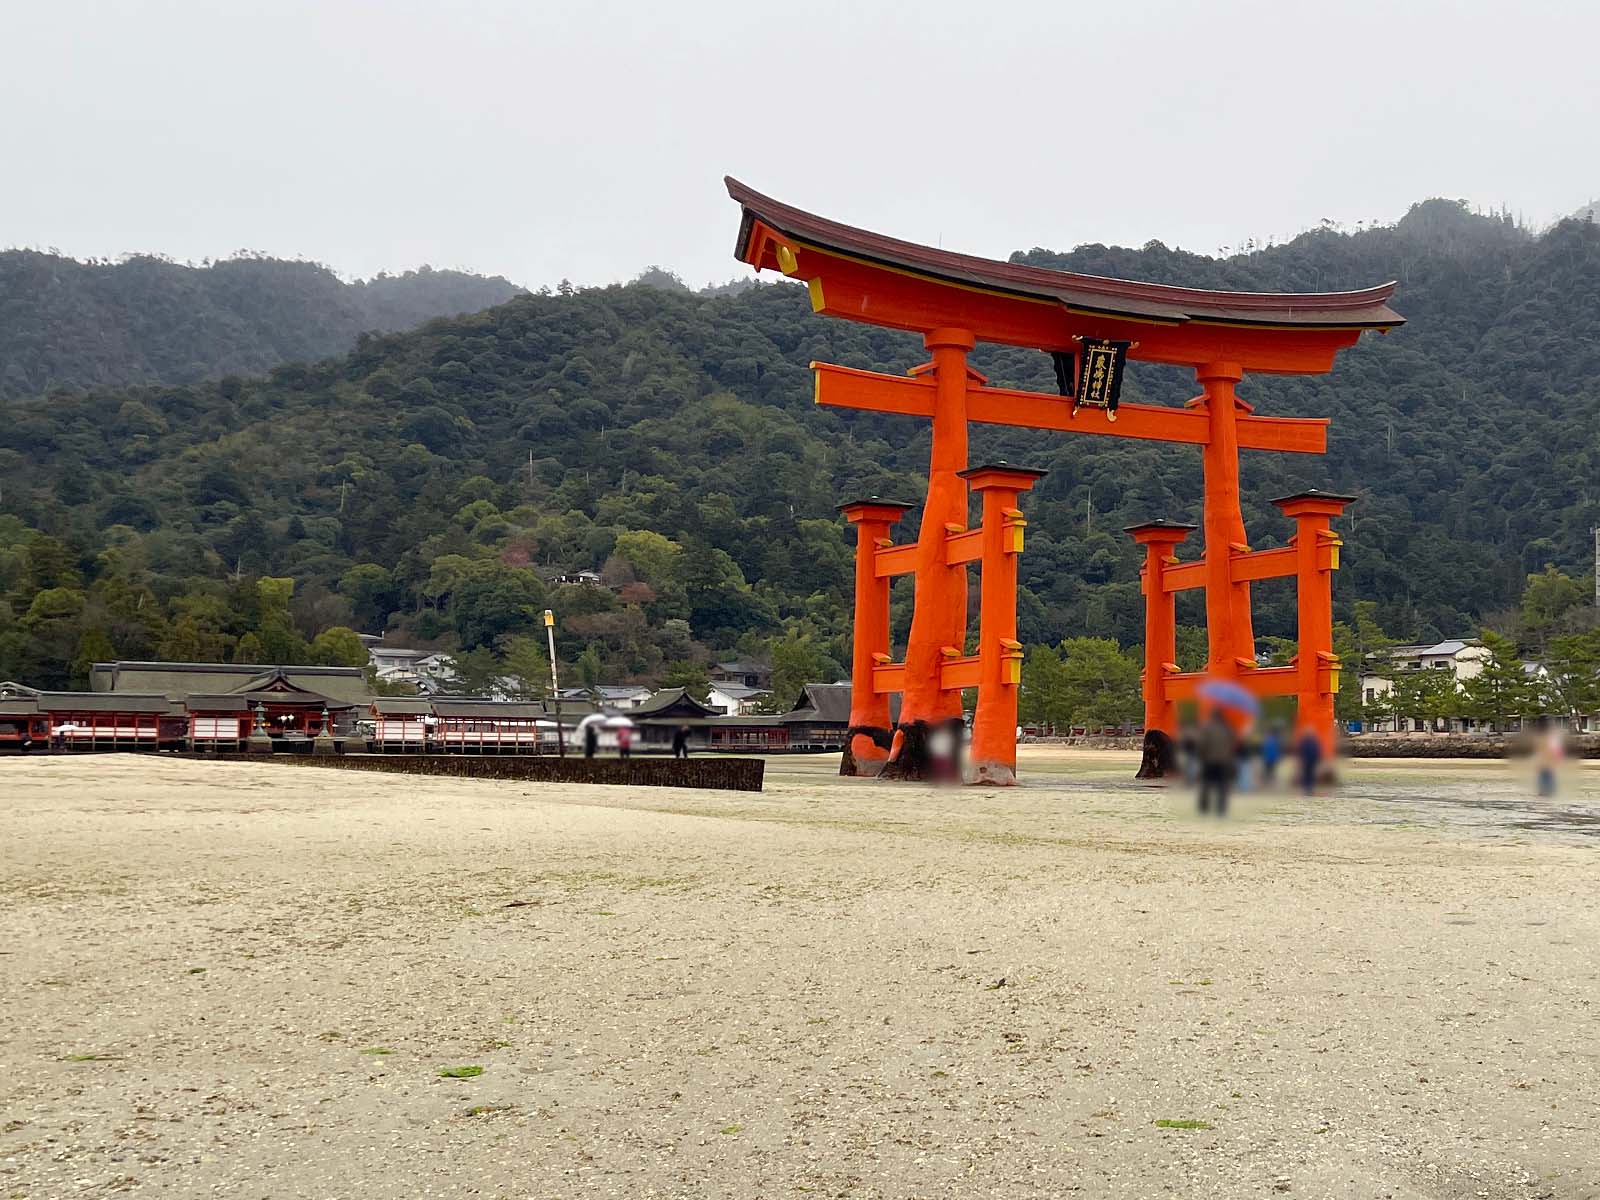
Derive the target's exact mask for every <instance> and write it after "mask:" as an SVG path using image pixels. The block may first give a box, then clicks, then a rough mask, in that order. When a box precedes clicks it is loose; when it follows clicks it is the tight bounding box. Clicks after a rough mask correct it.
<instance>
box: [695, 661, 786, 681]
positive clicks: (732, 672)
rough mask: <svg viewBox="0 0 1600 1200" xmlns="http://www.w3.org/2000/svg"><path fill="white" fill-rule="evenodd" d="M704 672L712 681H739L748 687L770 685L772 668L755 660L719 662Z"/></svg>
mask: <svg viewBox="0 0 1600 1200" xmlns="http://www.w3.org/2000/svg"><path fill="white" fill-rule="evenodd" d="M706 674H707V675H708V676H709V677H710V679H711V682H712V683H741V684H743V685H744V686H745V687H749V688H769V687H771V686H772V668H771V667H768V666H763V665H762V664H761V663H757V662H746V661H742V660H740V661H734V662H720V663H717V664H716V665H715V666H713V667H712V668H711V669H710V670H709V671H707V672H706Z"/></svg>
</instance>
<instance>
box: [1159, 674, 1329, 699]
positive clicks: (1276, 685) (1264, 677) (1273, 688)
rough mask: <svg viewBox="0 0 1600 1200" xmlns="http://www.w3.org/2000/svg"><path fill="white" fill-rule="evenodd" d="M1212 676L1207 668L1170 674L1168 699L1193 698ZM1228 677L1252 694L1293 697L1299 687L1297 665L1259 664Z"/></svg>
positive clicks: (1167, 678)
mask: <svg viewBox="0 0 1600 1200" xmlns="http://www.w3.org/2000/svg"><path fill="white" fill-rule="evenodd" d="M1210 678H1212V676H1211V675H1210V674H1208V673H1207V672H1205V671H1180V672H1179V673H1177V674H1175V675H1174V674H1170V673H1169V674H1168V675H1167V677H1166V679H1165V681H1164V682H1165V684H1166V693H1167V698H1168V699H1169V700H1193V699H1194V698H1195V695H1196V694H1197V689H1198V688H1199V686H1200V685H1201V684H1202V683H1204V682H1205V681H1206V680H1207V679H1210ZM1228 678H1230V679H1231V680H1232V681H1233V682H1235V683H1237V684H1238V685H1239V686H1240V687H1242V688H1246V689H1248V690H1249V692H1250V694H1251V695H1253V696H1292V695H1294V694H1295V692H1296V691H1298V690H1299V681H1300V669H1299V668H1298V667H1256V668H1255V669H1253V670H1249V671H1238V672H1236V673H1231V674H1230V675H1229V676H1228Z"/></svg>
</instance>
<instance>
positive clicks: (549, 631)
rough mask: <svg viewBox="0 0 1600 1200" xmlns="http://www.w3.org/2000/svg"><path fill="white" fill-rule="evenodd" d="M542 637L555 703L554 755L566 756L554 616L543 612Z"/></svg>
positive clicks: (545, 611) (550, 612) (547, 610)
mask: <svg viewBox="0 0 1600 1200" xmlns="http://www.w3.org/2000/svg"><path fill="white" fill-rule="evenodd" d="M544 635H545V639H546V641H548V642H549V644H550V695H551V696H552V697H553V698H554V699H555V702H556V753H557V754H559V755H560V756H561V757H562V758H565V757H566V756H567V738H566V734H564V733H563V732H562V730H561V679H560V677H559V676H557V674H556V614H555V613H554V612H552V611H551V610H550V609H548V608H547V609H545V610H544Z"/></svg>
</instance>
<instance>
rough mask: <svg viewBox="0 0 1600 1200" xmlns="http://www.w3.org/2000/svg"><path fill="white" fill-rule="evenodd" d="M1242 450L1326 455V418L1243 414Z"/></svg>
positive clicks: (1239, 421)
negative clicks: (1285, 451)
mask: <svg viewBox="0 0 1600 1200" xmlns="http://www.w3.org/2000/svg"><path fill="white" fill-rule="evenodd" d="M1237 424H1238V428H1239V449H1241V450H1287V451H1289V452H1290V453H1293V454H1326V453H1327V451H1328V418H1327V417H1256V416H1245V415H1243V414H1241V415H1240V417H1239V420H1238V422H1237Z"/></svg>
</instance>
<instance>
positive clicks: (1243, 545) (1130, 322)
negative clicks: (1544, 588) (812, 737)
mask: <svg viewBox="0 0 1600 1200" xmlns="http://www.w3.org/2000/svg"><path fill="white" fill-rule="evenodd" d="M727 185H728V192H729V194H730V195H731V196H732V197H733V199H735V200H736V201H738V202H739V204H740V205H741V206H742V208H743V220H742V222H741V225H740V229H739V241H738V246H737V248H736V255H737V257H738V258H739V259H741V260H742V261H744V262H747V263H749V264H751V265H752V266H754V267H756V268H757V269H758V270H759V269H773V270H777V271H781V272H782V273H783V274H785V275H787V276H790V277H791V278H794V279H798V280H803V281H804V282H805V283H806V285H807V288H808V289H809V292H810V296H811V305H812V308H813V309H814V310H815V311H817V312H819V313H822V314H824V315H826V316H837V317H843V318H845V319H848V320H853V321H862V322H865V323H868V324H873V325H880V326H885V327H888V328H894V329H904V330H909V331H913V332H916V333H920V334H922V336H923V342H924V344H925V345H926V346H927V348H928V350H929V353H930V355H931V361H930V362H928V363H926V364H924V365H923V366H920V367H917V368H914V369H913V370H912V371H911V373H910V375H909V377H907V378H899V377H895V376H890V375H883V374H879V373H876V372H871V371H858V370H853V369H851V368H847V367H840V366H833V365H829V364H826V363H813V364H812V367H813V369H814V370H815V372H816V400H817V403H819V404H826V405H830V406H834V407H839V408H855V409H866V410H870V411H874V412H887V413H898V414H902V415H905V416H917V417H925V418H927V419H929V420H931V421H932V424H933V445H932V451H931V455H930V462H929V471H928V494H927V498H926V501H925V503H924V506H923V513H922V524H921V529H920V532H919V534H918V538H917V541H916V542H915V543H913V544H909V545H904V546H895V545H893V544H892V543H891V542H890V540H889V537H888V531H889V527H890V526H891V525H892V524H893V523H894V521H895V520H897V519H898V517H899V516H900V515H901V514H902V513H903V512H904V511H905V510H906V508H907V507H908V506H906V505H902V504H895V503H891V502H886V501H880V500H876V499H872V500H866V501H860V502H857V503H853V504H849V505H845V506H844V507H843V511H844V513H845V515H846V517H847V518H848V519H849V520H850V521H851V522H852V523H854V524H855V525H856V526H857V535H856V536H857V543H856V545H857V549H856V626H855V645H854V653H853V659H852V663H853V669H852V676H851V679H852V699H851V718H850V722H851V736H850V739H849V745H848V746H847V748H846V753H845V756H844V763H843V766H842V767H841V771H842V772H843V773H845V774H871V773H874V772H876V773H878V774H880V775H881V776H882V777H885V778H902V779H917V778H926V777H930V776H936V775H938V774H940V773H941V772H942V771H946V770H948V765H947V764H946V763H943V762H941V761H940V756H939V754H938V752H937V749H936V744H935V743H936V739H933V738H932V734H933V733H934V732H935V731H936V730H938V729H940V728H941V727H944V728H948V727H950V726H952V725H953V724H954V723H958V722H959V721H960V718H961V689H962V688H963V687H970V686H976V687H977V688H978V705H977V710H976V713H975V716H974V722H973V737H972V749H971V768H972V779H973V781H974V782H988V783H1002V784H1003V783H1014V782H1015V781H1016V711H1017V687H1018V684H1019V682H1020V659H1021V647H1020V646H1019V645H1018V644H1017V642H1016V638H1015V632H1016V583H1015V581H1016V558H1015V556H1016V555H1017V554H1018V553H1020V552H1021V549H1022V529H1023V526H1024V525H1025V524H1026V523H1025V522H1024V521H1023V520H1022V516H1021V513H1020V511H1019V510H1018V509H1017V507H1016V505H1017V500H1018V497H1019V496H1020V495H1021V493H1022V492H1024V491H1026V490H1027V489H1028V488H1029V487H1031V486H1032V484H1033V482H1034V480H1035V479H1037V478H1038V476H1039V475H1040V474H1042V472H1036V471H1027V470H1024V469H1021V468H1016V467H1011V466H1008V465H1006V464H998V465H996V466H994V467H989V468H978V469H976V470H973V471H969V470H968V468H967V426H968V423H969V422H972V421H978V422H982V423H989V424H999V425H1015V426H1022V427H1026V428H1032V429H1048V430H1056V431H1060V432H1065V433H1092V434H1097V435H1100V436H1105V437H1123V438H1136V439H1139V440H1144V441H1159V442H1175V443H1179V444H1187V445H1193V446H1199V447H1200V448H1201V453H1202V458H1203V463H1204V468H1205V499H1204V537H1205V553H1204V557H1203V558H1202V559H1201V560H1199V561H1198V562H1196V563H1193V564H1177V560H1176V559H1174V558H1172V557H1171V550H1172V548H1173V547H1174V546H1175V545H1176V544H1177V542H1178V541H1180V540H1182V537H1183V536H1184V535H1185V534H1186V533H1187V532H1188V529H1189V528H1191V527H1185V526H1175V525H1168V524H1165V523H1160V522H1158V523H1154V524H1152V525H1148V526H1139V527H1136V528H1135V529H1133V530H1130V531H1129V532H1130V533H1132V534H1133V535H1134V536H1135V537H1136V538H1137V539H1138V540H1139V541H1140V542H1141V543H1144V544H1146V545H1147V546H1148V547H1149V550H1148V554H1147V565H1146V568H1145V571H1144V589H1145V593H1146V632H1147V636H1146V662H1145V673H1144V691H1145V724H1146V728H1147V729H1159V730H1161V731H1163V732H1165V733H1166V734H1168V735H1169V736H1170V735H1171V734H1172V733H1173V732H1174V730H1173V722H1174V720H1175V708H1174V704H1175V702H1176V701H1178V700H1182V699H1186V698H1188V696H1190V695H1192V694H1193V689H1194V682H1193V679H1194V677H1191V676H1188V675H1184V674H1183V673H1181V672H1179V671H1178V669H1177V666H1176V664H1175V663H1173V662H1172V659H1173V657H1174V654H1173V651H1172V648H1171V645H1170V644H1171V642H1172V640H1173V632H1172V611H1173V610H1172V600H1171V594H1172V593H1173V592H1175V591H1177V590H1180V589H1182V588H1193V587H1203V588H1204V589H1205V593H1206V632H1207V640H1208V659H1207V667H1206V671H1207V673H1209V674H1211V675H1216V676H1222V677H1226V678H1230V679H1236V680H1238V681H1240V682H1242V683H1244V684H1245V685H1246V686H1248V687H1250V689H1251V690H1252V691H1254V692H1257V693H1258V694H1268V695H1273V694H1294V695H1296V696H1298V697H1299V701H1300V710H1299V713H1300V715H1299V719H1300V721H1301V722H1302V723H1303V724H1304V725H1306V726H1307V727H1310V728H1314V729H1316V731H1317V732H1318V734H1319V736H1321V737H1323V738H1324V739H1325V740H1327V741H1329V742H1331V740H1332V736H1333V727H1332V726H1333V711H1332V693H1333V691H1334V690H1336V689H1337V686H1338V677H1337V667H1338V663H1337V660H1336V659H1335V658H1334V657H1333V653H1332V615H1331V613H1332V610H1331V599H1330V596H1331V593H1330V592H1329V579H1330V575H1329V572H1331V570H1332V569H1334V567H1336V566H1337V535H1335V534H1333V533H1332V532H1331V530H1330V529H1329V521H1330V520H1331V518H1332V517H1333V516H1336V515H1337V514H1338V512H1339V511H1340V509H1342V507H1343V505H1344V504H1345V503H1348V500H1349V498H1348V497H1331V496H1325V495H1322V494H1320V493H1307V494H1305V495H1303V496H1300V497H1288V498H1286V499H1285V500H1284V501H1280V502H1279V503H1280V505H1281V506H1282V507H1283V508H1284V511H1285V512H1286V513H1288V514H1289V515H1291V516H1294V517H1295V518H1296V520H1297V522H1299V532H1298V533H1297V541H1296V544H1295V546H1294V547H1292V548H1289V549H1285V550H1269V551H1261V552H1254V553H1253V552H1251V551H1250V549H1249V545H1248V542H1247V540H1246V537H1245V529H1244V519H1243V516H1242V515H1241V512H1240V506H1239V451H1240V449H1251V450H1279V451H1287V452H1291V453H1301V454H1320V453H1322V452H1324V451H1325V450H1326V448H1327V425H1328V422H1327V421H1326V420H1322V419H1314V418H1292V417H1261V416H1256V415H1255V414H1254V412H1253V411H1252V409H1251V407H1250V406H1249V405H1248V404H1247V403H1245V402H1244V401H1243V400H1241V399H1240V398H1239V397H1238V395H1237V394H1236V387H1237V385H1238V384H1239V382H1240V381H1241V380H1242V379H1243V378H1244V376H1245V375H1246V374H1247V373H1250V372H1260V373H1269V374H1316V373H1321V372H1325V371H1328V370H1330V369H1331V368H1332V366H1333V361H1334V357H1335V355H1336V354H1337V353H1338V351H1339V350H1341V349H1344V348H1345V347H1348V346H1350V345H1353V344H1354V343H1355V342H1356V340H1357V339H1358V338H1360V336H1361V335H1362V333H1364V332H1365V331H1367V330H1374V329H1375V330H1379V331H1387V330H1388V329H1391V328H1393V327H1394V326H1397V325H1399V324H1401V323H1402V320H1403V318H1401V317H1400V316H1399V315H1398V314H1397V313H1395V312H1394V311H1393V310H1392V309H1391V308H1389V306H1388V300H1389V297H1390V296H1391V294H1392V293H1393V291H1394V285H1393V284H1392V283H1390V284H1385V285H1383V286H1381V287H1375V288H1369V289H1367V290H1365V291H1359V292H1321V293H1310V294H1279V293H1242V292H1211V291H1201V290H1197V289H1193V288H1180V287H1170V286H1167V285H1164V284H1149V283H1135V282H1130V281H1127V280H1120V279H1103V278H1099V277H1097V276H1092V275H1078V274H1071V273H1067V272H1062V271H1050V270H1044V269H1042V268H1038V267H1026V266H1020V265H1018V264H1014V263H1003V262H996V261H992V260H989V259H981V258H973V257H970V256H967V255H961V254H953V253H949V252H947V251H943V250H935V249H933V248H931V247H928V246H919V245H916V244H914V243H911V242H903V241H899V240H898V239H895V238H889V237H884V236H883V235H881V234H875V233H870V232H868V231H866V230H862V229H856V228H853V227H851V226H848V225H841V224H839V223H837V222H834V221H830V220H827V219H826V218H823V217H818V216H815V215H813V214H811V213H807V212H803V211H801V210H800V209H796V208H791V207H789V206H788V205H784V204H780V203H779V202H777V201H775V200H772V199H770V198H769V197H766V196H763V195H761V194H760V193H759V192H755V191H753V190H751V189H750V188H748V187H746V186H744V185H743V184H741V183H739V182H737V181H736V180H733V179H728V180H727ZM1085 339H1087V340H1088V341H1090V342H1093V341H1096V340H1099V339H1104V340H1105V341H1106V342H1110V343H1115V344H1117V345H1120V346H1123V347H1125V353H1126V355H1127V357H1128V358H1131V359H1135V360H1138V361H1144V362H1157V363H1168V364H1175V365H1180V366H1186V367H1190V368H1191V369H1193V370H1194V372H1195V376H1196V379H1197V381H1198V383H1199V386H1200V389H1201V394H1200V395H1199V396H1197V397H1195V399H1193V400H1191V401H1189V402H1188V404H1187V405H1186V406H1185V407H1184V408H1169V407H1165V406H1160V405H1145V404H1123V405H1120V406H1117V407H1115V409H1114V417H1113V416H1112V415H1111V413H1110V412H1109V411H1108V410H1107V409H1105V408H1077V407H1075V405H1074V402H1073V400H1071V399H1068V398H1066V397H1063V396H1059V395H1048V394H1044V393H1038V392H1028V391H1018V390H1015V389H1010V388H996V387H990V386H989V385H988V381H987V380H985V379H984V378H983V376H981V375H980V374H978V373H977V372H976V371H974V370H972V368H971V367H969V366H968V365H967V354H968V352H969V351H971V350H972V349H973V347H974V346H975V345H976V344H977V343H978V342H980V341H984V342H999V343H1004V344H1008V345H1016V346H1028V347H1032V348H1035V349H1038V350H1044V351H1050V352H1057V353H1066V354H1071V353H1075V352H1076V351H1077V348H1078V347H1079V346H1080V344H1087V343H1086V342H1085ZM969 487H970V488H971V490H974V491H979V492H981V493H982V494H983V496H984V516H983V521H982V525H981V526H980V527H979V528H978V529H968V528H967V506H968V491H969ZM1158 560H1159V561H1158ZM971 562H979V563H980V564H981V570H982V588H981V590H980V622H979V633H978V645H979V651H978V654H977V655H974V656H966V655H963V654H962V649H963V647H964V644H965V641H966V628H967V583H966V568H967V564H968V563H971ZM897 574H913V575H915V577H916V596H915V604H914V609H913V615H912V621H911V630H910V634H909V637H908V639H907V645H906V657H905V661H904V662H903V663H893V662H891V661H890V659H889V621H888V602H889V601H888V581H889V578H890V577H892V576H894V575H897ZM1285 575H1293V576H1295V577H1296V578H1297V579H1298V581H1299V586H1300V596H1301V599H1300V618H1301V629H1300V635H1301V645H1300V656H1299V659H1298V661H1297V663H1296V664H1295V666H1294V667H1292V668H1278V669H1267V668H1261V667H1258V666H1257V665H1256V659H1255V637H1254V633H1253V630H1252V625H1251V615H1250V582H1251V581H1253V580H1256V579H1269V578H1274V577H1279V576H1285ZM1308 624H1309V625H1310V626H1314V628H1309V627H1308ZM896 691H899V692H902V693H903V701H902V705H901V710H900V718H899V721H898V724H897V725H896V726H895V727H894V728H892V729H891V727H890V720H889V695H890V693H892V692H896Z"/></svg>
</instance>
